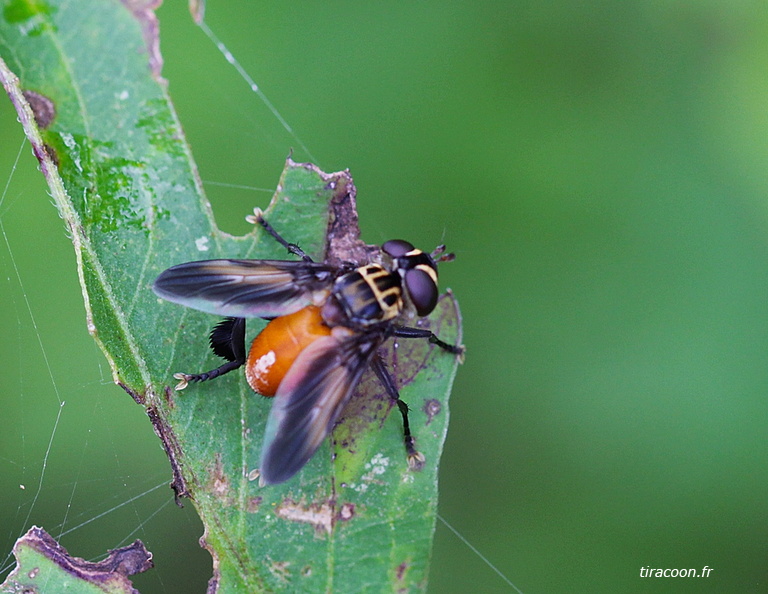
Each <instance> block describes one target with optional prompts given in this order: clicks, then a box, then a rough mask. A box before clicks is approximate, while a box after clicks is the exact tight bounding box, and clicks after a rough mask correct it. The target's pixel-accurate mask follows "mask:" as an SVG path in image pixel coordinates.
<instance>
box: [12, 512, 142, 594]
mask: <svg viewBox="0 0 768 594" xmlns="http://www.w3.org/2000/svg"><path fill="white" fill-rule="evenodd" d="M13 554H14V556H15V557H16V568H15V569H14V570H13V571H12V572H11V573H10V574H9V575H8V577H7V578H6V580H5V582H3V583H2V585H0V592H9V593H10V592H72V593H73V594H103V593H105V592H106V593H108V594H120V593H121V592H122V593H125V594H133V593H134V592H136V590H134V588H133V586H132V584H131V580H129V579H128V577H127V576H129V575H134V574H136V573H141V572H142V571H146V570H147V569H150V568H151V567H152V555H151V554H150V553H149V552H147V550H146V549H145V548H144V545H143V544H142V543H141V541H139V540H137V541H135V542H134V543H133V544H132V545H129V546H127V547H122V548H119V549H115V550H113V551H109V555H108V556H107V558H106V559H104V560H103V561H99V562H97V563H93V562H90V561H84V560H83V559H80V558H79V557H70V555H69V553H67V551H66V549H65V548H64V547H62V546H61V545H60V544H59V543H57V542H56V541H55V540H54V539H53V538H52V537H51V536H50V535H49V534H48V533H47V532H46V531H45V530H43V529H42V528H37V527H32V528H30V529H29V531H28V532H27V533H26V534H25V535H24V536H22V537H21V538H20V539H19V540H17V541H16V545H15V546H14V547H13Z"/></svg>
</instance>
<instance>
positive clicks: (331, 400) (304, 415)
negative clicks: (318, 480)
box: [259, 334, 382, 485]
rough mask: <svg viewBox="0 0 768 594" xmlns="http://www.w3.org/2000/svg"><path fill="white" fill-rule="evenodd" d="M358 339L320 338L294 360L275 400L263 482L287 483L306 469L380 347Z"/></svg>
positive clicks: (266, 439) (369, 338)
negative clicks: (305, 466) (304, 467)
mask: <svg viewBox="0 0 768 594" xmlns="http://www.w3.org/2000/svg"><path fill="white" fill-rule="evenodd" d="M381 342H382V339H381V338H380V337H379V336H367V337H366V336H362V335H359V334H356V335H350V336H346V337H341V338H337V337H336V336H333V335H331V336H326V337H323V338H319V339H318V340H316V341H315V342H313V343H312V344H311V345H309V346H308V347H307V348H306V349H304V350H303V351H302V352H301V354H300V355H299V356H298V357H297V358H296V360H295V361H294V362H293V365H291V368H290V369H289V370H288V373H286V375H285V377H284V378H283V381H282V382H281V383H280V387H279V388H278V390H277V394H276V395H275V401H274V404H273V405H272V410H271V411H270V413H269V420H268V421H267V428H266V431H265V434H264V446H263V447H262V450H261V464H260V466H259V470H260V471H261V481H262V482H263V483H265V484H268V485H274V484H277V483H282V482H284V481H287V480H288V479H289V478H291V477H292V476H293V475H294V474H296V473H297V472H298V471H299V470H301V468H302V467H303V466H304V465H305V464H306V463H307V461H308V460H309V459H310V458H311V457H312V454H314V453H315V450H317V448H318V447H319V446H320V444H321V443H322V442H323V440H324V439H325V437H326V436H327V435H328V434H329V433H330V432H331V430H332V429H333V426H334V425H335V424H336V421H337V419H338V418H339V414H341V411H342V410H343V408H344V405H345V404H346V403H347V401H348V400H349V397H350V396H351V395H352V392H353V390H354V389H355V386H357V384H358V383H359V381H360V376H361V375H362V374H363V371H364V370H365V368H366V366H367V365H368V363H369V362H370V360H371V357H372V356H373V354H374V353H375V352H376V349H377V348H378V347H379V345H380V344H381Z"/></svg>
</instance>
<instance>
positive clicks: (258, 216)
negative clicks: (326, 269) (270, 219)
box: [245, 207, 314, 262]
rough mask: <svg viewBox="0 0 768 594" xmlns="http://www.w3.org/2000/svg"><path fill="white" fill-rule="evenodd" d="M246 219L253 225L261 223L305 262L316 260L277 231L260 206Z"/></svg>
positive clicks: (286, 247) (280, 242) (279, 241)
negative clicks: (268, 221)
mask: <svg viewBox="0 0 768 594" xmlns="http://www.w3.org/2000/svg"><path fill="white" fill-rule="evenodd" d="M245 220H246V221H248V222H249V223H251V224H252V225H261V226H262V227H263V228H264V230H265V231H266V232H267V233H269V234H270V235H271V236H272V237H273V238H274V240H275V241H277V243H279V244H280V245H281V246H283V247H284V248H285V249H287V250H288V251H289V252H290V253H292V254H293V255H294V256H298V257H299V258H301V259H302V260H304V261H305V262H313V261H314V260H312V258H310V257H309V256H308V255H307V253H306V252H305V251H304V250H303V249H301V248H300V247H299V246H298V245H296V244H295V243H289V242H288V241H286V240H285V239H284V238H283V236H282V235H280V234H279V233H278V232H277V231H275V228H274V227H273V226H272V225H270V224H269V223H267V221H266V219H265V218H264V212H263V211H262V210H261V209H260V208H258V207H256V208H254V209H253V214H252V215H248V216H247V217H245Z"/></svg>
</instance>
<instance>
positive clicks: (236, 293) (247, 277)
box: [152, 260, 336, 318]
mask: <svg viewBox="0 0 768 594" xmlns="http://www.w3.org/2000/svg"><path fill="white" fill-rule="evenodd" d="M335 273H336V269H335V268H334V267H332V266H328V265H326V264H318V263H315V262H291V261H283V260H202V261H199V262H187V263H185V264H179V265H178V266H173V267H171V268H169V269H168V270H166V271H164V272H163V273H162V274H161V275H160V276H158V277H157V279H156V280H155V284H154V285H153V287H152V288H153V290H154V291H155V293H156V294H157V295H159V296H160V297H162V298H163V299H167V300H168V301H172V302H173V303H178V304H180V305H185V306H187V307H191V308H193V309H197V310H200V311H204V312H206V313H211V314H216V315H221V316H229V317H235V318H276V317H278V316H283V315H287V314H289V313H293V312H295V311H298V310H299V309H301V308H302V307H304V306H306V305H309V304H311V303H312V302H313V298H312V296H313V293H314V292H316V291H323V290H326V289H328V288H329V287H330V286H331V283H332V282H333V279H334V277H335Z"/></svg>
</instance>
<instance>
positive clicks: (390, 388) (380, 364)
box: [371, 353, 424, 470]
mask: <svg viewBox="0 0 768 594" xmlns="http://www.w3.org/2000/svg"><path fill="white" fill-rule="evenodd" d="M371 367H373V370H374V371H375V372H376V375H377V376H378V378H379V381H380V382H381V383H382V384H383V386H384V389H385V390H386V391H387V394H389V397H390V398H392V400H394V401H395V403H396V404H397V408H398V409H399V410H400V414H401V415H402V416H403V438H404V442H405V453H406V455H407V456H408V468H410V469H411V470H421V469H422V468H423V467H424V455H423V454H422V453H421V452H417V451H416V447H415V445H414V443H413V435H411V425H410V423H409V422H408V405H407V404H406V403H405V402H403V401H402V400H400V394H399V393H398V391H397V386H395V380H393V379H392V375H391V374H390V373H389V371H388V370H387V367H386V365H384V361H383V360H382V358H381V355H379V354H378V353H376V356H374V358H373V360H372V361H371Z"/></svg>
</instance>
